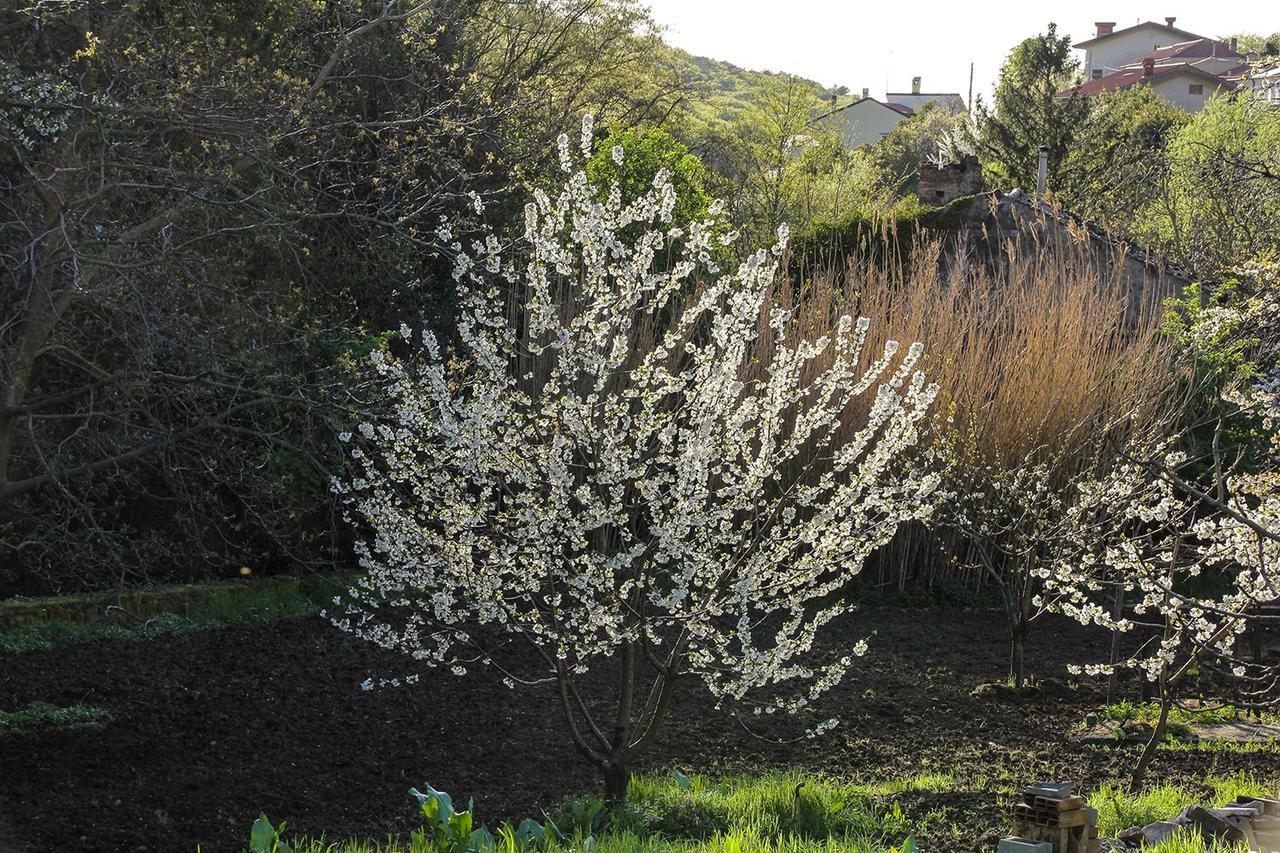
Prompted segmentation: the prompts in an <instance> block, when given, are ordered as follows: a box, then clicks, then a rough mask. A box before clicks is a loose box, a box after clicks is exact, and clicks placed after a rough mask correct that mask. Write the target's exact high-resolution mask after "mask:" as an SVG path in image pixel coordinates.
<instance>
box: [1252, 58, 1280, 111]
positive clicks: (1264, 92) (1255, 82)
mask: <svg viewBox="0 0 1280 853" xmlns="http://www.w3.org/2000/svg"><path fill="white" fill-rule="evenodd" d="M1244 85H1245V86H1246V87H1248V88H1250V89H1252V90H1253V91H1254V92H1256V93H1257V95H1258V97H1260V98H1262V99H1263V100H1264V101H1266V103H1267V104H1268V105H1270V106H1273V107H1280V65H1277V66H1275V67H1274V68H1268V69H1265V70H1263V71H1258V72H1255V73H1254V74H1253V75H1252V76H1250V77H1249V78H1248V79H1247V80H1245V83H1244Z"/></svg>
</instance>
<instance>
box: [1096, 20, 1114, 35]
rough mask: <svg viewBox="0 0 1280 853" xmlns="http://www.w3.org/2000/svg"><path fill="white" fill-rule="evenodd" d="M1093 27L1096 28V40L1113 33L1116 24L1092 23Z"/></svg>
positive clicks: (1110, 22) (1105, 22)
mask: <svg viewBox="0 0 1280 853" xmlns="http://www.w3.org/2000/svg"><path fill="white" fill-rule="evenodd" d="M1094 26H1095V27H1097V28H1098V29H1097V32H1096V36H1097V37H1098V38H1102V37H1103V36H1109V35H1111V34H1112V33H1113V32H1115V29H1116V22H1115V21H1097V22H1095V23H1094Z"/></svg>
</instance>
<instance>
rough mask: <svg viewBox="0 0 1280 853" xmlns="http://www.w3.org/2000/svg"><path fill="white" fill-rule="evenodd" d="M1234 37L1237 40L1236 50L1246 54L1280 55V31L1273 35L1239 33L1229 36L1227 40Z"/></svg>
mask: <svg viewBox="0 0 1280 853" xmlns="http://www.w3.org/2000/svg"><path fill="white" fill-rule="evenodd" d="M1232 38H1234V39H1235V40H1236V50H1238V51H1239V52H1240V53H1243V54H1245V55H1246V56H1247V55H1248V54H1250V53H1256V54H1258V56H1263V57H1271V56H1280V33H1272V34H1271V35H1263V34H1262V33H1237V34H1236V35H1234V36H1228V37H1227V40H1228V41H1229V40H1230V39H1232Z"/></svg>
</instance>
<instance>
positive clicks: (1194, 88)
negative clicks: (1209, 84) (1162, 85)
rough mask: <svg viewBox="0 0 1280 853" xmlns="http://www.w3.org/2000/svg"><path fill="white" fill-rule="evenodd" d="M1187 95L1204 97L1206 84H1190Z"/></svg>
mask: <svg viewBox="0 0 1280 853" xmlns="http://www.w3.org/2000/svg"><path fill="white" fill-rule="evenodd" d="M1187 94H1188V95H1203V94H1204V84H1203V83H1192V84H1190V85H1189V86H1187Z"/></svg>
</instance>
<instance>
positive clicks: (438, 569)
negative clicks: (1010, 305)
mask: <svg viewBox="0 0 1280 853" xmlns="http://www.w3.org/2000/svg"><path fill="white" fill-rule="evenodd" d="M591 139H592V131H591V127H590V122H589V120H588V121H587V122H585V123H584V130H583V141H582V150H583V154H584V155H585V154H587V153H589V152H590V150H591ZM612 154H613V156H614V157H615V158H616V159H618V160H621V159H622V158H624V157H625V156H626V155H625V152H624V151H622V150H621V149H614V150H613V152H612ZM560 155H561V162H562V165H563V167H564V170H565V174H566V180H565V183H564V186H563V188H562V189H561V190H560V191H559V192H558V194H557V195H555V196H554V197H552V196H548V195H546V194H544V193H541V192H538V193H536V194H535V197H534V200H533V201H532V202H530V203H529V204H528V205H527V207H526V209H525V224H526V228H525V233H524V235H523V238H522V239H517V240H515V241H513V243H512V244H511V245H508V246H504V245H503V243H502V241H500V240H499V238H498V237H497V236H496V235H495V234H493V233H492V232H488V231H484V232H482V233H481V234H480V236H479V237H478V238H476V239H474V240H468V242H467V244H466V245H463V243H462V242H460V241H454V236H453V234H452V233H451V230H450V229H448V228H442V230H441V236H442V237H443V238H444V240H445V241H446V242H447V243H451V251H452V254H453V256H454V257H455V261H456V266H455V278H456V279H457V281H458V284H459V288H460V308H459V313H458V334H457V340H456V341H452V342H443V341H440V340H437V338H436V337H435V336H433V335H432V334H431V333H429V332H421V333H416V334H415V333H411V331H410V330H409V329H407V328H402V330H401V332H402V335H403V337H404V341H403V342H402V344H401V345H400V346H398V347H397V349H399V350H401V351H402V352H403V353H405V354H403V355H399V356H384V355H376V356H375V361H376V363H377V367H378V370H379V371H380V372H381V374H382V376H383V377H384V379H385V386H384V387H385V389H386V392H387V402H388V405H387V407H386V410H385V414H384V415H383V416H382V417H380V418H376V419H371V420H370V421H369V422H366V423H361V424H360V425H359V429H358V430H356V431H355V434H354V435H344V436H343V438H344V439H345V440H348V441H350V442H351V444H352V454H351V455H352V457H353V458H354V467H355V471H354V474H353V476H352V478H351V479H350V480H349V481H347V482H344V483H342V484H339V485H338V486H337V488H338V489H340V490H341V491H343V492H345V493H346V495H347V497H348V499H349V507H350V509H351V513H352V520H353V522H354V523H355V524H356V525H357V526H358V528H359V529H361V530H364V531H367V532H368V536H367V538H366V539H365V540H364V541H362V542H361V543H360V544H359V545H358V546H357V547H358V553H359V556H360V559H361V562H362V566H363V568H364V569H365V571H366V576H365V577H364V578H363V579H362V580H361V581H359V582H358V583H357V584H356V586H355V587H354V588H353V589H352V590H351V591H350V594H349V595H348V596H347V597H345V598H344V601H343V607H342V608H341V612H338V613H333V614H331V618H332V619H333V620H334V621H335V623H336V624H338V625H339V626H340V627H342V628H344V629H346V630H349V631H351V632H353V633H355V634H357V635H359V636H361V637H364V638H366V639H369V640H372V641H373V642H376V643H378V644H379V645H382V646H385V647H388V648H393V649H398V650H401V651H403V652H405V653H407V654H408V655H410V656H412V657H413V658H414V659H416V660H417V661H418V662H420V664H421V665H426V666H443V667H448V668H450V669H452V670H453V671H454V672H456V673H458V674H461V673H463V672H465V670H466V668H467V667H468V666H469V665H471V664H473V663H489V664H492V665H494V666H501V667H503V669H504V672H505V674H506V675H507V678H508V684H509V685H510V686H512V687H516V686H518V685H520V684H529V683H532V682H535V681H538V680H550V681H554V682H555V683H556V690H557V692H558V694H559V696H560V700H561V703H562V705H563V710H564V713H565V715H566V719H567V721H568V726H567V731H568V733H569V736H570V737H571V738H572V740H573V743H574V744H575V745H576V746H577V748H578V749H579V750H581V751H582V753H583V754H584V755H585V756H586V757H587V758H588V759H589V760H590V761H591V762H592V763H593V764H594V765H595V766H596V767H598V768H599V770H600V771H601V773H602V774H603V776H604V780H605V790H606V794H607V795H608V796H609V797H611V798H620V797H622V796H623V795H624V794H625V791H626V787H627V780H628V778H629V767H630V764H631V761H632V759H633V758H634V757H635V756H636V755H637V754H638V753H640V752H642V751H643V750H644V749H646V748H647V747H648V746H649V745H650V744H651V743H652V742H653V741H654V739H655V737H656V736H657V735H658V733H659V731H660V729H661V728H662V726H663V725H664V721H666V720H667V718H668V716H669V711H670V708H671V700H672V696H673V693H674V691H675V690H676V689H677V684H678V683H682V679H681V676H695V677H696V678H698V679H700V680H701V681H702V682H703V683H704V684H705V686H706V688H707V689H709V690H710V691H711V693H712V694H713V695H714V696H715V697H716V699H717V700H718V701H719V702H720V703H721V704H725V705H728V704H733V705H735V706H737V707H739V708H741V707H742V706H750V707H751V709H752V710H754V711H755V712H757V713H759V712H766V713H772V712H775V711H779V710H785V711H796V710H799V709H802V708H804V707H805V706H806V705H808V704H809V703H810V702H811V701H812V700H814V699H815V698H817V697H818V696H819V695H820V694H821V693H823V691H825V690H827V689H828V688H830V687H831V686H832V685H833V684H835V683H836V682H837V681H838V680H839V679H840V678H841V676H842V675H843V673H844V671H845V669H846V667H847V666H848V665H849V663H850V659H851V656H853V655H855V654H859V653H861V652H862V651H863V650H864V649H865V643H862V642H854V641H852V640H851V641H849V642H848V643H847V644H843V645H841V646H839V648H838V650H837V651H835V652H833V653H828V654H826V655H824V656H821V659H820V660H814V659H813V658H814V657H815V655H816V651H815V637H816V636H817V634H818V632H819V631H820V629H822V628H823V626H824V625H827V624H828V623H829V622H830V621H831V620H832V619H833V618H834V617H836V616H837V615H839V614H840V613H841V612H842V611H843V610H845V609H847V605H846V604H845V603H844V602H843V601H842V600H841V598H840V597H839V596H838V595H836V593H837V592H838V591H839V590H840V589H841V588H842V587H843V586H844V585H845V584H846V583H847V582H848V581H849V579H850V578H851V577H852V576H854V575H856V574H857V573H858V572H859V570H860V569H861V567H862V565H863V563H864V561H865V560H866V559H867V557H868V555H869V554H870V553H871V552H872V551H874V550H875V549H876V548H878V547H879V546H881V545H883V544H884V543H885V542H887V541H888V540H889V538H890V537H891V536H892V535H893V533H894V531H895V530H896V529H897V528H898V526H899V525H900V524H902V523H903V522H904V521H906V520H909V519H918V518H922V517H924V516H926V515H927V514H928V513H929V511H930V509H931V506H932V497H931V495H932V492H933V491H934V488H935V486H936V478H935V477H934V476H933V475H932V474H931V473H929V472H928V471H927V470H926V468H925V467H924V466H923V464H922V463H921V462H920V457H919V455H918V454H915V453H912V452H910V450H911V448H912V447H913V445H915V443H916V441H917V436H918V430H919V428H920V425H921V421H922V419H923V418H924V417H925V416H926V413H927V411H928V408H929V405H930V403H931V402H932V400H933V398H934V395H935V392H936V389H935V388H934V387H932V386H930V385H929V384H927V383H926V381H925V377H924V375H923V374H922V373H921V372H920V371H919V370H918V369H917V364H918V362H919V360H920V357H921V347H920V345H919V344H913V345H911V346H910V347H908V348H906V349H905V350H900V349H899V347H898V345H897V344H896V343H893V342H890V343H889V345H887V346H886V347H885V348H884V349H883V351H880V352H875V353H869V354H864V352H863V349H864V346H863V344H864V340H865V337H866V333H867V326H868V324H867V322H866V321H865V320H857V321H855V320H854V319H852V318H850V317H847V316H846V317H842V318H840V319H839V320H838V321H837V322H835V324H834V327H833V328H834V331H833V333H832V334H831V335H830V336H829V337H824V338H821V339H818V340H814V341H797V340H792V335H791V334H790V317H789V316H788V314H786V313H784V312H781V311H777V310H773V309H771V307H770V305H769V303H768V293H769V290H770V287H771V286H772V285H773V283H774V279H775V277H776V275H777V263H778V258H779V256H780V255H781V253H782V252H783V251H784V246H785V241H786V234H785V230H784V231H783V233H782V234H780V235H779V241H778V244H777V245H775V246H773V247H770V248H768V249H759V250H757V251H755V252H754V253H752V254H750V255H749V256H747V257H746V259H745V260H744V261H742V262H741V263H740V264H739V265H737V267H736V268H735V269H733V270H731V271H727V272H726V271H721V270H720V269H719V268H718V266H717V259H718V258H723V257H724V256H725V255H726V254H727V251H726V250H725V247H726V246H728V245H729V244H730V243H731V241H732V236H733V235H732V234H730V233H726V229H725V227H724V226H723V225H722V224H721V223H720V222H718V221H716V220H715V219H714V218H713V219H711V220H708V221H700V222H694V223H692V224H690V225H689V226H688V227H687V228H683V229H682V228H678V227H676V226H674V225H672V224H671V214H672V209H673V207H674V205H675V201H676V198H675V192H674V190H673V188H672V186H671V183H670V181H669V180H668V178H667V176H666V175H665V174H664V173H662V172H659V173H658V174H657V176H656V177H655V179H654V181H653V184H652V187H651V188H650V189H649V190H648V191H646V192H645V193H643V194H642V195H640V196H639V197H638V198H634V199H623V198H622V196H621V192H620V190H619V189H618V188H617V187H616V186H615V187H612V188H597V187H593V186H592V185H591V184H590V183H589V182H588V180H587V178H586V176H585V175H584V173H583V171H582V170H581V169H580V168H578V167H577V165H576V161H577V158H576V155H575V153H574V152H573V151H572V150H571V147H570V144H569V142H568V140H567V139H564V138H562V139H561V146H560ZM476 208H477V211H478V212H479V211H481V210H482V205H481V204H480V201H479V199H477V200H476ZM495 637H499V638H500V637H508V638H511V637H514V638H517V639H519V640H521V641H522V643H521V644H522V645H527V646H531V647H532V648H533V649H534V650H535V651H534V661H535V663H534V664H533V665H532V668H530V666H529V665H528V662H527V660H526V666H525V667H523V668H520V669H517V668H514V667H513V666H511V665H509V664H508V663H507V662H505V661H498V660H497V659H496V658H497V655H496V654H495V653H494V642H493V640H494V638H495ZM605 660H609V661H610V662H609V663H608V666H609V667H611V668H615V669H616V670H617V672H616V673H614V674H611V675H609V677H608V679H607V680H606V681H604V682H601V681H600V680H598V679H592V680H589V676H588V673H589V672H590V671H591V670H592V669H593V668H595V667H597V666H598V665H603V664H604V661H605ZM602 683H607V684H608V685H609V687H608V688H607V689H608V690H609V695H608V696H607V697H606V698H607V701H606V702H598V701H592V700H591V698H590V697H589V696H588V695H587V693H588V690H587V686H588V685H589V684H590V685H594V686H597V687H598V686H599V685H600V684H602ZM832 724H833V721H830V720H823V721H821V722H818V721H815V722H814V723H813V725H811V726H810V728H809V731H810V733H820V732H821V731H824V730H825V729H826V728H828V727H829V726H830V725H832Z"/></svg>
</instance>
